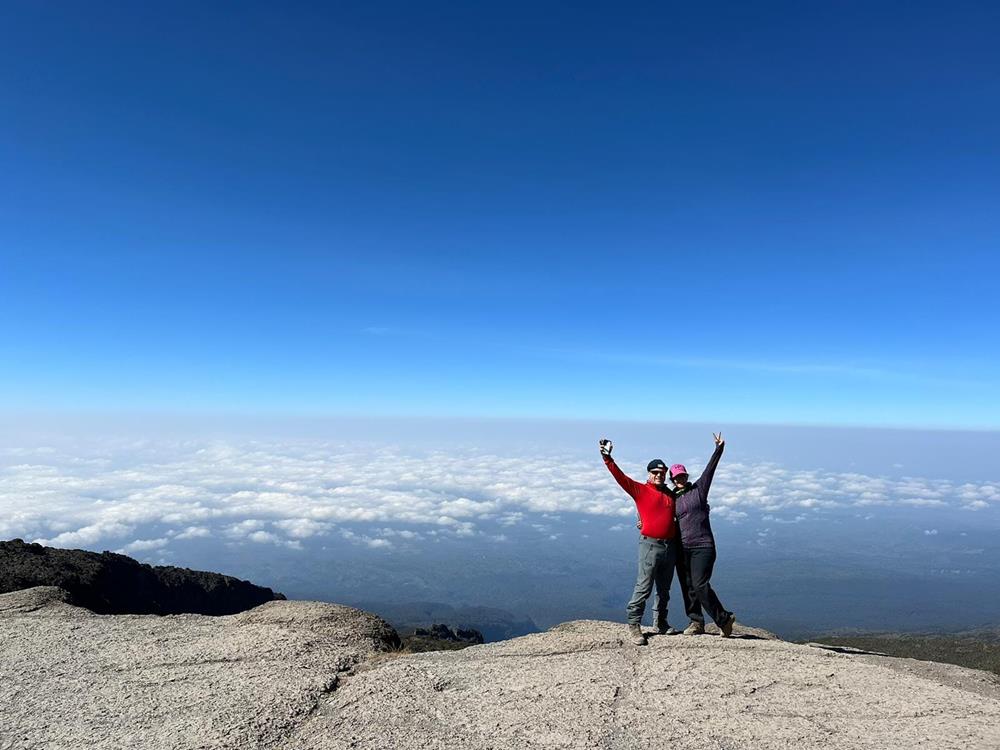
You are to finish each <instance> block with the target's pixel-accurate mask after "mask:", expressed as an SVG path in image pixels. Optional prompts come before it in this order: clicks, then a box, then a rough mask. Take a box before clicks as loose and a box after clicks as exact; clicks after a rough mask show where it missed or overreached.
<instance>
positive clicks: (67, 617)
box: [0, 587, 398, 750]
mask: <svg viewBox="0 0 1000 750" xmlns="http://www.w3.org/2000/svg"><path fill="white" fill-rule="evenodd" d="M67 597H68V595H67V594H66V592H64V591H62V590H60V589H57V588H51V587H41V588H34V589H27V590H24V591H16V592H13V593H10V594H4V595H2V596H0V706H2V707H3V721H2V723H0V748H3V750H42V748H45V750H55V749H57V748H67V749H69V748H73V750H78V749H79V748H130V750H136V749H141V750H157V749H159V748H163V749H164V750H166V749H167V748H171V749H174V748H178V749H179V748H273V747H283V746H285V742H286V740H287V739H288V737H289V736H290V735H291V734H293V733H294V732H295V731H296V729H297V728H298V727H299V726H300V725H301V724H302V722H304V721H305V720H306V719H307V718H308V717H309V715H310V714H311V713H312V712H313V711H314V710H315V709H316V708H317V706H318V705H319V704H320V702H321V701H322V700H323V698H324V697H325V696H326V695H327V694H328V693H329V692H330V691H331V690H333V689H334V687H335V686H336V684H337V680H338V679H339V678H340V675H341V674H342V673H343V672H344V671H345V670H348V669H350V668H351V667H353V666H354V665H356V664H357V663H358V662H360V661H362V660H364V659H365V658H367V657H368V656H369V655H370V654H371V653H373V652H379V651H385V650H387V649H390V648H391V647H392V646H393V644H394V643H398V638H397V636H396V633H395V631H394V630H393V629H392V628H390V627H389V626H388V625H386V624H385V623H384V622H383V621H382V620H380V619H379V618H377V617H375V616H374V615H370V614H368V613H367V612H362V611H361V610H357V609H353V608H350V607H343V606H340V605H336V604H320V603H317V602H287V601H275V602H269V603H267V604H263V605H261V606H259V607H256V608H255V609H252V610H250V611H248V612H243V613H240V614H237V615H226V616H221V617H210V616H207V615H168V616H163V617H160V616H156V615H96V614H94V613H92V612H90V611H89V610H86V609H81V608H78V607H74V606H71V605H69V604H67V603H66V600H67Z"/></svg>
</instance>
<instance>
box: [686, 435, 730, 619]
mask: <svg viewBox="0 0 1000 750" xmlns="http://www.w3.org/2000/svg"><path fill="white" fill-rule="evenodd" d="M712 437H713V438H715V453H713V454H712V457H711V458H710V459H709V460H708V465H707V466H706V467H705V470H704V471H703V472H702V473H701V476H700V477H698V480H697V481H695V482H689V481H688V472H687V469H686V468H684V465H683V464H674V465H673V466H671V467H670V479H671V480H672V481H673V483H674V493H673V494H674V508H675V512H676V514H677V523H678V526H679V527H680V532H681V545H682V546H683V550H681V554H680V559H679V560H678V561H677V563H678V564H677V571H678V578H680V584H681V586H682V587H684V588H685V589H686V590H687V592H688V596H686V597H685V604H688V603H689V604H690V607H689V608H688V613H687V615H688V617H689V618H691V624H690V625H688V626H687V628H685V630H684V634H685V635H700V634H702V633H704V632H705V615H704V614H703V612H702V608H704V609H706V610H708V614H709V615H711V617H712V619H713V620H715V624H716V625H718V626H719V629H720V630H721V631H722V635H724V636H725V637H727V638H728V637H729V636H730V635H732V633H733V624H734V623H735V622H736V615H734V614H733V613H732V612H729V611H728V610H726V608H725V607H723V606H722V602H720V601H719V597H718V595H716V593H715V590H714V589H713V588H712V585H711V583H709V581H710V579H711V578H712V568H713V567H714V566H715V537H714V536H713V535H712V525H711V523H710V522H709V519H708V513H709V507H708V490H709V489H710V488H711V486H712V477H714V476H715V468H716V467H717V466H718V465H719V459H720V458H722V449H723V448H724V447H725V445H726V441H725V440H723V439H722V433H721V432H720V433H719V434H718V435H716V434H715V433H712ZM682 561H683V564H681V563H682Z"/></svg>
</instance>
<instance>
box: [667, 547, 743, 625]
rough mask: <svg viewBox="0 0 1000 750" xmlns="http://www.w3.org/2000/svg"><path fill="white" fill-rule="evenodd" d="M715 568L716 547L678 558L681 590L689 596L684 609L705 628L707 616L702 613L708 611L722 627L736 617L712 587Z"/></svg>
mask: <svg viewBox="0 0 1000 750" xmlns="http://www.w3.org/2000/svg"><path fill="white" fill-rule="evenodd" d="M714 567H715V547H695V548H694V549H687V548H685V549H683V550H681V553H680V555H679V557H678V561H677V577H678V578H680V583H681V589H682V590H684V591H686V592H687V595H686V596H685V597H684V607H685V609H686V610H687V616H688V617H689V618H690V619H691V621H692V622H700V623H701V624H702V625H704V624H705V615H704V614H703V612H702V609H703V608H704V610H705V611H706V612H708V614H709V616H711V618H712V619H713V620H714V621H715V624H716V625H720V626H721V624H722V623H724V622H726V621H727V620H728V619H729V616H730V615H731V614H732V613H731V612H728V611H726V608H725V607H723V606H722V602H720V601H719V597H718V596H717V595H716V593H715V590H714V589H713V588H712V585H711V584H710V583H709V580H710V579H711V578H712V569H713V568H714Z"/></svg>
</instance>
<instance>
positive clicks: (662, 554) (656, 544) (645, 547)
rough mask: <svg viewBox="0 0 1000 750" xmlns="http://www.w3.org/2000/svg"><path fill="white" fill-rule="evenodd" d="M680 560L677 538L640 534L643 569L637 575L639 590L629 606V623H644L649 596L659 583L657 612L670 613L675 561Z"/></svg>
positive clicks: (637, 589) (641, 567)
mask: <svg viewBox="0 0 1000 750" xmlns="http://www.w3.org/2000/svg"><path fill="white" fill-rule="evenodd" d="M676 560H677V542H676V541H674V540H673V539H671V540H669V541H661V540H660V539H652V538H650V537H646V536H642V537H639V573H638V575H637V576H636V579H635V590H634V591H633V592H632V598H631V599H630V600H629V603H628V606H627V607H626V608H625V610H626V611H627V612H628V624H629V625H640V624H641V623H642V615H643V613H644V612H645V611H646V600H647V599H648V598H649V595H650V594H652V593H653V586H654V585H655V586H656V593H657V598H656V608H657V614H660V613H662V614H663V616H664V617H666V615H667V602H668V601H669V600H670V584H671V582H672V581H673V580H674V564H675V563H676Z"/></svg>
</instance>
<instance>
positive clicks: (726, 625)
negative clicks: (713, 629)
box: [719, 612, 736, 638]
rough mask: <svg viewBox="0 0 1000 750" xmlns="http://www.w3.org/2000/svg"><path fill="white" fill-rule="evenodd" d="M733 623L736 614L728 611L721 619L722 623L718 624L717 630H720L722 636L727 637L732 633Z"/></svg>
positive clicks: (734, 622)
mask: <svg viewBox="0 0 1000 750" xmlns="http://www.w3.org/2000/svg"><path fill="white" fill-rule="evenodd" d="M735 624H736V615H734V614H733V613H732V612H730V613H729V617H727V618H726V619H725V620H724V621H723V623H722V624H721V625H720V626H719V630H721V631H722V637H723V638H728V637H729V636H731V635H732V634H733V625H735Z"/></svg>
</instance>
